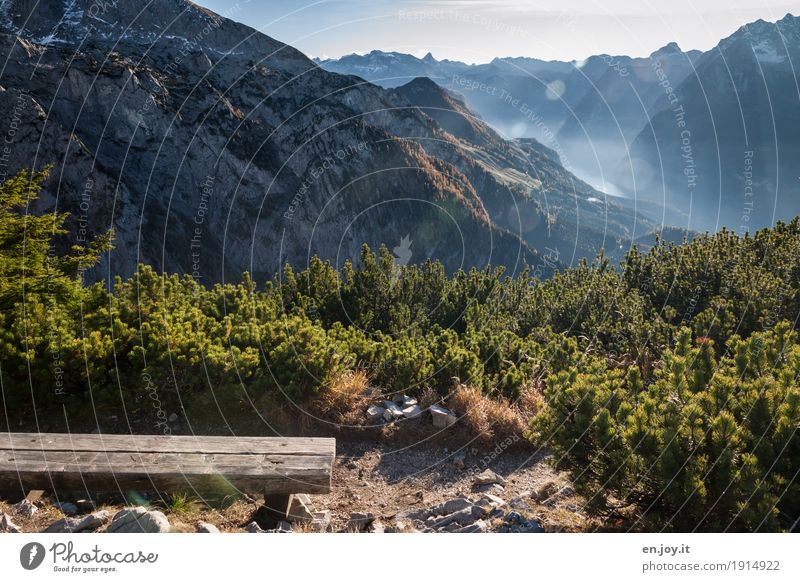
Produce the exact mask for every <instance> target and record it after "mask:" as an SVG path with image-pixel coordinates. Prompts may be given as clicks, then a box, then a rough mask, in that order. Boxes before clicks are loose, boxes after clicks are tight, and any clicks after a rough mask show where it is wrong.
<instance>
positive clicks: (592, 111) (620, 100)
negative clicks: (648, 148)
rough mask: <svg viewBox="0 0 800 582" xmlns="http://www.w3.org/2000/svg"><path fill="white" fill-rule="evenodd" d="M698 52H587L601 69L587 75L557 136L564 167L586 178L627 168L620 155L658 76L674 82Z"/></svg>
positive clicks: (602, 178) (644, 114) (610, 176)
mask: <svg viewBox="0 0 800 582" xmlns="http://www.w3.org/2000/svg"><path fill="white" fill-rule="evenodd" d="M701 54H702V53H701V52H700V51H689V52H683V51H681V49H680V48H679V47H678V45H677V44H675V43H671V44H669V45H667V46H665V47H663V48H662V49H660V50H658V51H656V52H654V53H653V54H651V55H650V56H649V57H645V58H631V57H627V56H609V55H601V56H596V57H591V58H590V59H589V61H587V65H589V63H590V62H592V64H593V65H594V68H602V70H603V74H602V75H600V76H599V77H597V78H594V79H593V80H592V86H591V87H589V88H587V89H586V91H585V94H584V95H583V97H581V99H580V100H579V101H578V102H577V103H575V104H574V106H573V107H572V110H571V111H570V114H569V115H568V116H567V117H566V119H565V120H564V123H563V124H562V126H561V129H560V130H559V132H558V135H557V140H558V142H559V143H560V144H561V146H562V148H564V150H565V151H566V152H568V155H569V160H568V161H569V162H570V166H571V167H572V168H573V169H574V170H575V171H576V172H578V174H579V175H582V176H586V177H587V178H589V179H591V181H592V183H596V184H600V183H603V182H606V183H608V182H610V183H615V182H616V181H617V180H619V174H618V172H623V173H624V172H625V171H626V170H627V168H626V167H625V165H624V163H623V164H622V165H620V160H626V158H627V155H628V148H629V146H630V143H631V141H632V140H633V139H634V138H635V137H636V136H637V135H638V134H639V133H640V132H641V131H642V129H643V128H644V127H645V126H646V125H647V123H648V119H649V113H650V111H651V108H652V107H653V105H654V103H656V102H657V101H658V100H659V99H660V98H661V97H662V96H663V95H664V88H663V86H662V85H661V78H660V77H659V75H662V74H663V75H664V76H665V78H667V79H669V82H670V83H672V84H673V85H678V84H680V83H681V82H683V80H684V79H686V77H687V76H688V75H690V74H691V73H692V70H693V64H694V62H695V61H696V60H697V59H698V58H699V57H700V55H701ZM584 66H586V65H584ZM625 177H626V178H628V176H625ZM628 182H630V180H629V179H627V180H626V183H628Z"/></svg>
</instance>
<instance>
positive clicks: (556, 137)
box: [322, 15, 800, 231]
mask: <svg viewBox="0 0 800 582" xmlns="http://www.w3.org/2000/svg"><path fill="white" fill-rule="evenodd" d="M798 21H799V20H798V18H796V17H794V16H791V15H787V16H786V17H785V18H783V19H782V20H780V21H779V22H777V23H768V22H764V21H758V22H755V23H752V24H749V25H747V26H743V27H742V28H741V29H739V30H738V31H736V32H735V33H734V34H733V35H731V36H730V37H729V38H727V39H724V40H723V41H721V42H720V43H719V45H718V46H717V47H715V48H714V49H712V50H710V51H708V52H705V53H700V52H698V51H689V52H683V51H681V49H680V48H679V47H678V46H677V45H676V44H674V43H671V44H669V45H667V46H665V47H663V48H662V49H660V50H658V51H656V52H655V53H653V54H652V55H650V56H649V57H645V58H632V57H628V56H610V55H598V56H593V57H590V58H588V59H587V60H585V61H583V62H572V63H563V62H545V61H539V60H536V59H528V58H508V59H495V60H494V61H492V62H491V63H487V64H483V65H465V64H463V63H453V62H450V61H448V62H446V64H445V63H444V62H442V63H441V64H440V62H439V61H436V59H434V58H433V57H431V56H430V55H429V56H428V57H426V58H425V59H424V60H423V59H415V58H414V57H410V56H408V55H405V56H403V57H402V58H401V56H400V55H395V56H394V57H393V59H394V61H399V60H402V61H403V62H404V63H406V66H408V67H412V65H413V67H417V69H418V70H419V71H424V72H425V74H426V75H427V76H429V77H430V78H431V79H433V80H435V81H436V82H437V83H439V84H440V85H442V86H443V87H445V88H447V89H448V90H449V91H451V92H452V93H456V94H458V95H461V96H462V98H463V101H464V103H465V105H466V106H467V107H468V108H469V109H470V110H472V111H474V112H475V113H476V114H477V115H479V116H480V117H481V118H482V119H483V120H485V121H486V122H488V123H489V124H491V125H492V126H493V127H495V128H496V129H497V130H498V131H499V132H500V133H501V134H503V135H506V136H509V137H520V136H524V137H534V138H536V139H538V140H539V141H541V142H542V143H543V144H544V145H545V146H547V147H549V148H551V149H552V150H554V151H555V152H556V153H557V155H558V159H559V160H560V161H561V162H562V163H563V165H564V166H565V167H566V168H567V169H569V170H571V171H574V172H575V173H576V174H577V175H578V176H580V177H581V178H583V179H584V180H586V181H587V182H589V183H590V184H591V185H592V186H594V187H595V188H598V189H601V190H604V191H607V192H610V193H612V194H624V195H625V196H627V197H628V198H629V200H628V201H619V203H620V204H630V205H631V206H632V207H634V206H635V208H636V210H637V211H638V212H643V213H645V214H646V215H647V216H649V217H650V218H651V219H653V220H655V221H657V222H662V221H664V222H665V223H667V224H673V225H675V226H678V227H681V228H689V229H691V230H705V229H710V230H715V229H718V228H720V227H721V226H727V227H729V228H733V229H736V230H741V231H744V230H747V229H750V230H752V229H755V228H758V227H761V226H765V225H768V224H771V223H773V222H774V221H775V220H776V219H789V218H791V217H793V216H795V215H796V214H798V213H800V170H798V169H797V160H798V159H800V83H798V80H797V75H796V71H795V67H796V66H797V65H798V64H800V40H799V37H800V25H799V24H798ZM382 55H383V53H378V52H373V53H370V55H365V56H363V57H357V56H350V57H346V58H345V59H340V60H339V61H335V62H334V61H326V62H324V63H322V66H324V67H326V68H333V67H338V70H341V71H343V72H353V73H355V69H351V67H353V66H355V65H358V64H362V65H365V66H366V64H367V63H372V64H375V63H377V62H379V61H381V62H382V65H383V66H382V68H381V69H380V77H382V78H392V77H393V68H392V66H391V62H393V61H392V59H388V60H386V59H383V57H382ZM423 61H424V62H423ZM345 63H346V64H345ZM366 69H369V66H366ZM409 70H411V69H409ZM361 72H362V73H363V74H364V75H366V76H365V78H367V79H370V80H373V81H375V82H378V83H381V82H382V81H381V79H380V78H376V77H375V76H370V74H371V71H370V70H362V71H361Z"/></svg>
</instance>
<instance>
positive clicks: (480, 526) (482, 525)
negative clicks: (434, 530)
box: [456, 519, 489, 533]
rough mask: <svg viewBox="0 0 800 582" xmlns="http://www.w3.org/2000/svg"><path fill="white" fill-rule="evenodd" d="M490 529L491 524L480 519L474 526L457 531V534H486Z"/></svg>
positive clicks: (467, 526)
mask: <svg viewBox="0 0 800 582" xmlns="http://www.w3.org/2000/svg"><path fill="white" fill-rule="evenodd" d="M488 529H489V524H487V523H486V522H485V521H483V520H482V519H479V520H478V521H476V522H475V523H473V524H470V525H466V526H464V527H462V528H461V529H457V530H456V533H485V532H486V531H487V530H488Z"/></svg>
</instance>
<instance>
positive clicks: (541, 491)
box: [0, 439, 600, 532]
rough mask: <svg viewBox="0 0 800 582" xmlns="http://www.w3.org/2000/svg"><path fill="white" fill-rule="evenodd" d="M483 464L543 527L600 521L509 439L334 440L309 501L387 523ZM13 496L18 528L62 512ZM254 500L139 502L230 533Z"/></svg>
mask: <svg viewBox="0 0 800 582" xmlns="http://www.w3.org/2000/svg"><path fill="white" fill-rule="evenodd" d="M487 468H488V469H491V470H493V471H495V472H496V473H497V474H499V475H501V476H503V477H504V478H505V479H506V484H505V488H504V490H503V491H502V492H500V491H497V492H496V493H497V495H498V496H500V497H502V498H503V499H504V500H505V501H506V502H512V501H515V508H518V509H519V511H520V513H523V514H525V515H526V517H529V518H532V519H536V520H537V521H538V522H539V523H540V524H541V525H542V527H543V528H544V529H545V530H546V531H550V532H559V531H591V530H593V529H596V528H598V527H599V526H600V524H599V523H597V522H596V521H595V520H593V519H591V518H590V517H588V516H587V515H586V513H585V512H584V510H583V501H582V500H581V499H580V498H579V497H578V496H576V495H575V494H574V492H573V491H572V489H571V487H570V486H569V482H568V480H567V479H566V478H565V476H564V475H561V474H558V473H557V472H555V471H554V470H553V469H552V467H551V466H550V464H549V463H548V462H547V458H546V455H545V454H543V453H537V452H536V451H535V450H533V449H532V447H529V446H520V443H519V442H512V441H510V440H506V441H503V442H500V443H498V444H497V445H496V446H495V448H493V449H492V448H489V447H482V448H478V447H476V446H470V445H469V444H467V445H455V446H447V445H445V444H442V443H432V442H424V441H423V442H419V441H414V442H412V443H411V444H403V443H402V442H399V443H391V442H379V443H376V442H374V441H369V440H364V439H352V440H350V439H337V458H336V461H335V464H334V468H333V488H332V491H331V493H330V494H327V495H312V496H311V502H312V505H313V509H314V510H315V511H322V510H330V512H331V518H332V519H331V528H330V530H329V531H334V532H336V531H344V530H345V528H346V524H347V522H348V520H349V518H350V514H351V513H352V512H371V513H373V514H374V515H375V516H376V518H377V519H378V520H379V521H380V522H381V523H383V524H385V525H387V526H391V525H393V524H394V520H395V516H397V515H398V514H401V513H403V512H407V511H413V510H416V509H425V508H428V507H432V506H434V505H437V504H439V503H442V502H445V501H447V500H450V499H453V498H455V497H458V496H459V495H467V496H473V497H475V496H476V494H475V493H474V492H473V491H472V482H473V479H474V477H475V475H477V474H479V473H481V472H482V471H484V470H485V469H487ZM553 492H559V494H556V495H553ZM16 501H18V500H15V499H9V500H5V501H0V512H5V513H8V514H9V515H10V516H11V517H12V519H13V521H14V523H15V524H16V525H17V526H19V527H20V528H21V529H22V531H24V532H36V531H42V530H43V529H45V528H46V527H47V526H48V525H50V524H51V523H53V522H54V521H56V520H58V519H61V518H62V517H64V515H63V514H62V513H61V511H60V510H59V509H57V508H56V507H55V506H54V505H53V504H52V501H53V500H50V499H48V498H47V497H46V496H45V497H43V498H42V500H40V501H38V502H37V505H38V506H39V511H37V512H36V513H34V515H33V516H32V517H30V518H26V517H24V516H21V515H18V514H16V513H15V512H14V510H13V509H12V507H11V504H12V503H14V502H16ZM61 501H74V500H73V499H62V500H61ZM105 501H106V503H105V504H103V503H102V502H100V503H98V507H97V509H98V510H100V509H106V510H108V511H109V513H110V514H111V515H113V514H114V513H115V512H116V511H118V510H119V509H121V508H122V507H124V506H125V503H124V502H123V501H122V500H121V499H119V500H113V499H110V500H105ZM258 503H259V500H258V499H252V498H248V497H246V496H245V497H242V498H240V499H238V500H235V501H233V502H232V503H230V504H226V505H225V506H224V507H220V506H217V507H208V506H206V505H205V504H203V503H202V502H200V501H197V500H192V499H188V500H183V502H182V503H174V502H172V501H170V500H166V499H165V500H159V499H150V500H149V503H146V504H147V505H150V506H152V507H153V508H154V509H159V510H161V511H163V512H164V513H165V514H166V515H167V517H168V519H169V521H170V524H171V526H172V531H178V532H192V531H195V528H196V526H197V524H198V523H199V522H208V523H212V524H214V525H216V526H217V527H218V528H219V529H220V530H221V531H223V532H236V531H244V526H245V525H246V524H247V523H248V522H249V521H250V516H251V514H252V512H253V510H254V509H255V508H256V507H257V505H258ZM100 531H102V529H101V530H100Z"/></svg>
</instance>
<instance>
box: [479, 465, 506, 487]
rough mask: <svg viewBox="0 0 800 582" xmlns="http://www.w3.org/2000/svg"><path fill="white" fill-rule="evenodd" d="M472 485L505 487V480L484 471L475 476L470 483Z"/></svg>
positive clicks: (487, 470) (493, 473) (488, 470)
mask: <svg viewBox="0 0 800 582" xmlns="http://www.w3.org/2000/svg"><path fill="white" fill-rule="evenodd" d="M472 484H473V485H476V486H477V485H494V484H498V485H505V484H506V480H505V479H503V478H502V477H501V476H500V475H498V474H497V473H495V472H494V471H492V470H491V469H486V470H485V471H484V472H483V473H481V474H480V475H476V476H475V479H473V481H472Z"/></svg>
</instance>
